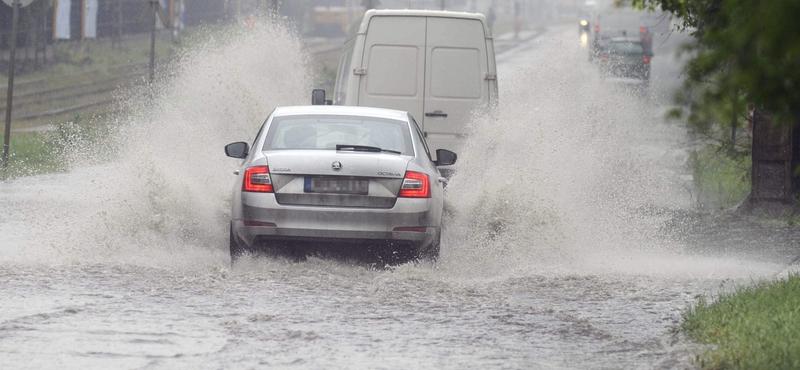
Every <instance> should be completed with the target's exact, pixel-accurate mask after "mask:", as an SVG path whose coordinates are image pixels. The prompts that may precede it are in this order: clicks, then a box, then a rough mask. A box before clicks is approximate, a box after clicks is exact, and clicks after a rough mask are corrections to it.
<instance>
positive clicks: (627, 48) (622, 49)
mask: <svg viewBox="0 0 800 370" xmlns="http://www.w3.org/2000/svg"><path fill="white" fill-rule="evenodd" d="M608 48H609V49H611V51H613V52H616V53H619V54H643V53H644V48H643V47H642V44H639V43H636V42H612V43H609V44H608Z"/></svg>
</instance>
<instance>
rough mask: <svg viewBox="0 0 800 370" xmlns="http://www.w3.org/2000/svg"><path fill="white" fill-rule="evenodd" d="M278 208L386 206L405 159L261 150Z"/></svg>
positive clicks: (398, 182)
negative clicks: (266, 161) (291, 206)
mask: <svg viewBox="0 0 800 370" xmlns="http://www.w3.org/2000/svg"><path fill="white" fill-rule="evenodd" d="M265 154H266V155H267V160H268V162H269V167H270V176H271V179H272V184H273V187H274V191H275V198H276V200H277V201H278V203H279V204H281V205H302V206H320V207H359V208H392V207H393V206H394V204H395V202H396V200H397V194H398V193H399V191H400V187H401V186H402V183H403V177H404V175H405V171H406V168H407V167H408V162H409V161H410V160H411V157H409V156H403V155H398V154H393V153H371V152H354V151H337V150H301V151H297V150H292V151H270V152H265Z"/></svg>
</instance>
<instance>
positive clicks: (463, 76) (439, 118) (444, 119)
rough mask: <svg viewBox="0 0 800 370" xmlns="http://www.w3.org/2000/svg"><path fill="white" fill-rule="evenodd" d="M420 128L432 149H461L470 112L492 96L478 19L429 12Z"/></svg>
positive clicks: (481, 26) (481, 25)
mask: <svg viewBox="0 0 800 370" xmlns="http://www.w3.org/2000/svg"><path fill="white" fill-rule="evenodd" d="M427 26H428V27H427V42H426V51H427V61H426V68H425V73H426V76H425V106H424V109H425V113H424V115H423V116H421V117H420V116H416V115H415V116H414V117H416V118H417V119H418V120H419V121H422V131H423V134H424V135H425V137H426V139H425V140H426V141H427V142H428V146H429V147H430V149H431V152H432V153H435V152H436V149H442V148H444V149H450V150H457V144H458V141H459V140H458V139H459V137H460V136H461V135H462V134H463V133H464V132H465V131H466V127H465V125H466V124H467V122H468V121H469V118H470V113H471V112H472V111H473V110H474V109H475V108H476V107H479V106H482V105H485V104H487V102H488V101H489V80H488V79H487V72H488V60H487V54H486V35H485V34H484V26H483V23H482V22H481V21H479V20H477V19H459V18H444V17H441V18H440V17H428V24H427Z"/></svg>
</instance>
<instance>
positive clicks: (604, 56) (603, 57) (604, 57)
mask: <svg viewBox="0 0 800 370" xmlns="http://www.w3.org/2000/svg"><path fill="white" fill-rule="evenodd" d="M600 59H602V60H603V61H604V62H605V61H606V60H607V59H608V57H607V56H606V55H605V54H603V56H602V57H601V58H600Z"/></svg>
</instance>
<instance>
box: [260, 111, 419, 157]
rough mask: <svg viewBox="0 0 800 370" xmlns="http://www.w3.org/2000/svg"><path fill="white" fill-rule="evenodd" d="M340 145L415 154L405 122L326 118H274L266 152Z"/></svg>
mask: <svg viewBox="0 0 800 370" xmlns="http://www.w3.org/2000/svg"><path fill="white" fill-rule="evenodd" d="M339 144H343V145H365V146H373V147H378V148H381V149H388V150H394V151H398V152H400V153H402V154H404V155H413V153H414V149H413V148H414V147H413V146H412V144H411V134H410V133H409V128H408V122H406V121H398V120H392V119H383V118H375V117H362V116H326V115H303V116H299V115H298V116H283V117H275V118H273V120H272V124H271V125H270V127H269V131H268V132H267V138H266V140H265V141H264V148H263V150H290V149H306V150H330V149H336V145H339Z"/></svg>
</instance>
